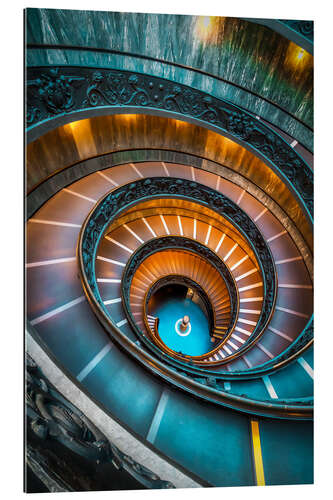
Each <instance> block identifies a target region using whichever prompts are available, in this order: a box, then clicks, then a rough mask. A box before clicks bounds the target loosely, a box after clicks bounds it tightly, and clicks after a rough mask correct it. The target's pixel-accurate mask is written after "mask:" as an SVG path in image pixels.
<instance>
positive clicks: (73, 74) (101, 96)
mask: <svg viewBox="0 0 333 500" xmlns="http://www.w3.org/2000/svg"><path fill="white" fill-rule="evenodd" d="M27 102H28V103H29V104H28V108H27V125H28V127H29V128H32V127H34V126H36V125H37V124H40V123H45V122H47V121H48V120H50V119H52V118H55V117H57V116H61V115H64V114H67V113H73V112H74V111H83V110H87V109H94V108H100V107H108V108H114V109H115V110H120V109H121V108H128V109H129V110H135V111H136V112H140V110H141V111H142V110H145V112H151V111H152V112H154V110H158V112H159V113H161V112H164V113H166V114H167V115H168V116H169V115H170V116H172V115H173V116H176V117H177V116H178V117H179V115H181V116H184V117H187V118H189V119H193V120H196V121H198V123H203V124H205V125H206V126H209V127H210V128H213V129H214V130H217V131H222V132H223V133H227V134H228V135H230V136H231V137H232V138H234V139H235V140H236V141H237V142H239V143H241V144H243V145H244V146H245V147H247V148H250V149H251V150H253V151H254V152H255V153H257V154H258V155H259V156H260V157H262V158H263V159H264V160H265V161H268V162H269V163H270V164H271V165H272V166H273V168H274V169H275V170H276V172H277V173H278V175H280V176H281V177H282V178H283V179H284V180H285V181H287V183H288V184H289V186H290V187H291V189H292V190H293V191H294V193H295V194H296V196H297V197H298V198H299V200H300V201H301V203H302V204H303V208H304V210H305V212H306V214H307V215H308V216H309V217H310V219H311V220H312V214H313V173H312V171H311V169H310V167H309V166H308V165H307V163H306V162H305V161H304V160H303V159H302V158H301V157H300V156H299V155H298V154H297V152H296V151H295V150H294V149H293V148H292V147H291V146H290V145H289V144H288V143H287V142H286V141H285V140H284V139H283V138H282V137H281V136H280V135H279V134H277V133H276V132H275V131H274V130H272V129H271V128H270V127H268V126H266V125H265V124H264V123H262V122H261V121H260V120H256V119H255V118H253V116H252V115H251V114H249V113H247V112H245V111H243V110H241V109H240V108H238V107H237V106H235V105H233V104H231V103H230V102H228V101H224V100H222V99H218V98H216V97H213V96H210V95H208V94H206V93H204V92H201V91H198V90H193V89H192V88H191V87H187V86H185V85H182V84H175V83H173V82H171V81H169V80H166V79H163V78H157V77H153V76H150V75H144V74H138V73H133V72H130V71H118V70H112V71H110V70H107V69H102V68H99V69H96V68H86V67H85V68H82V67H54V68H49V67H48V68H45V67H33V68H29V69H28V76H27ZM29 128H28V130H29Z"/></svg>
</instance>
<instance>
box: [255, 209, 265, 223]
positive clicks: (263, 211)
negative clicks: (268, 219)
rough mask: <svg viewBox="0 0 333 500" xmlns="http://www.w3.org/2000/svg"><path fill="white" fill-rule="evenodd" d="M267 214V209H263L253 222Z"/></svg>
mask: <svg viewBox="0 0 333 500" xmlns="http://www.w3.org/2000/svg"><path fill="white" fill-rule="evenodd" d="M266 212H267V208H264V209H263V210H262V211H261V212H260V213H259V214H258V215H257V217H255V219H254V222H257V221H258V220H259V219H260V218H261V217H262V216H263V215H264V214H265V213H266Z"/></svg>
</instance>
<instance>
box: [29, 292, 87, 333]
mask: <svg viewBox="0 0 333 500" xmlns="http://www.w3.org/2000/svg"><path fill="white" fill-rule="evenodd" d="M85 299H86V297H85V295H81V297H78V298H77V299H74V300H71V301H70V302H68V303H67V304H64V305H63V306H60V307H57V308H56V309H53V311H50V312H48V313H45V314H42V315H41V316H38V318H35V319H33V320H32V321H31V322H30V323H31V325H32V326H34V325H38V324H39V323H42V321H45V320H47V319H49V318H52V317H53V316H56V315H57V314H60V313H62V312H63V311H66V310H67V309H70V308H71V307H73V306H76V305H77V304H80V302H83V301H84V300H85Z"/></svg>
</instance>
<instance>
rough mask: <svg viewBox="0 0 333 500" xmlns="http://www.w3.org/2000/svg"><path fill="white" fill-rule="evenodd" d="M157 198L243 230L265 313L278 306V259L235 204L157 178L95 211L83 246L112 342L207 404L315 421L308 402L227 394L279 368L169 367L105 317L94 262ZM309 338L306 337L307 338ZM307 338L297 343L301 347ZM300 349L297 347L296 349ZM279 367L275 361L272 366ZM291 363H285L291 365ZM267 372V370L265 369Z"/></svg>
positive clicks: (88, 277)
mask: <svg viewBox="0 0 333 500" xmlns="http://www.w3.org/2000/svg"><path fill="white" fill-rule="evenodd" d="M152 198H182V199H189V200H192V201H193V200H194V201H196V202H197V203H199V204H202V205H204V206H209V207H210V208H211V209H213V210H215V211H216V212H217V213H219V214H221V215H222V216H224V217H226V218H227V219H228V220H230V221H231V222H232V223H233V224H234V225H235V226H236V227H237V228H238V230H239V231H240V232H241V233H242V234H244V236H245V237H246V238H247V239H248V240H249V244H250V246H251V247H252V249H253V251H254V253H255V255H256V257H257V260H258V263H259V266H260V268H261V273H262V275H263V277H265V280H264V297H265V299H264V301H265V304H264V308H265V309H266V308H269V309H270V308H271V306H272V304H274V301H275V290H276V287H275V283H276V274H275V268H274V263H273V259H272V256H271V253H270V250H269V248H268V247H267V245H266V243H265V241H264V239H263V237H262V235H261V233H260V231H259V230H258V228H257V226H256V225H255V224H254V223H253V222H252V221H251V219H249V217H248V216H247V215H246V214H245V213H244V212H243V211H242V210H241V209H240V208H239V207H238V205H236V204H235V203H234V202H232V201H231V200H229V199H228V198H226V197H225V196H223V195H222V194H221V193H218V192H216V191H214V190H213V189H211V188H208V187H206V186H202V185H200V184H198V183H196V182H193V181H189V180H185V179H173V178H170V177H168V178H164V177H163V178H160V177H157V178H152V179H142V180H139V181H136V182H133V183H131V184H127V185H124V186H122V187H120V188H118V189H115V190H114V191H112V192H110V193H109V194H107V195H106V196H105V197H104V198H103V199H102V200H101V201H100V202H99V203H98V204H97V205H96V206H95V207H94V208H93V209H92V211H91V213H90V214H89V216H88V217H87V219H86V221H85V223H84V224H83V226H82V228H81V232H80V237H79V242H78V259H79V269H80V273H81V279H82V283H83V287H84V290H85V293H86V295H87V297H88V300H89V301H90V303H91V304H92V306H93V310H94V312H95V314H96V315H97V317H98V318H99V320H100V322H101V323H102V324H103V325H104V326H105V328H106V329H107V331H109V332H110V334H111V335H112V337H113V339H114V340H115V341H116V342H117V343H119V344H120V345H121V346H122V347H123V348H124V349H125V350H127V351H128V353H129V354H130V355H131V356H133V357H134V358H135V359H136V360H138V361H139V362H141V363H143V364H144V365H145V366H146V367H147V369H148V370H150V371H152V373H155V374H157V375H159V376H162V378H165V379H166V380H168V381H172V383H174V384H175V385H176V386H178V387H180V388H182V389H185V390H187V391H189V392H190V393H193V394H196V395H197V396H200V397H203V398H204V399H206V400H209V401H214V402H216V403H219V404H223V405H225V406H230V407H233V408H237V409H240V410H242V411H247V412H250V413H252V412H253V413H257V414H261V415H275V416H276V415H279V416H280V417H282V418H284V417H285V416H286V415H288V416H289V418H308V416H311V415H312V409H311V404H312V402H309V400H306V401H303V400H302V401H301V400H296V401H294V402H293V403H291V402H290V401H289V402H286V401H284V402H283V404H282V406H281V404H280V401H277V402H271V401H270V402H265V401H253V400H250V399H248V398H246V397H245V396H244V397H243V396H236V395H234V394H228V393H226V392H225V391H224V389H223V382H224V381H225V380H232V379H234V380H250V379H253V378H258V373H260V374H259V376H262V374H263V373H270V372H271V371H274V369H275V368H274V366H268V367H267V369H266V368H265V367H264V365H262V366H263V368H262V367H261V366H258V367H255V368H254V369H252V370H250V369H249V370H248V371H246V372H244V371H241V372H232V373H230V372H213V371H211V372H207V370H206V371H205V370H204V369H203V368H200V367H195V366H191V365H189V363H187V364H185V363H181V362H180V361H176V360H172V362H175V363H176V362H177V364H179V366H178V368H176V369H175V368H171V367H168V366H167V365H166V363H165V359H164V362H161V361H159V360H158V359H157V357H156V356H155V357H154V356H152V355H150V354H149V352H147V350H145V349H143V348H142V343H141V342H140V341H139V340H138V341H137V342H135V343H134V342H133V341H131V340H130V339H128V337H127V336H126V335H125V334H124V333H123V332H121V330H119V328H117V327H116V325H115V324H113V323H112V322H111V321H110V319H109V318H108V315H107V313H106V311H105V307H104V305H103V302H102V300H101V297H100V295H99V291H98V286H97V283H96V276H95V259H96V252H97V248H98V245H99V242H100V240H101V238H102V237H103V235H104V234H105V233H106V231H107V229H108V227H109V226H110V224H111V223H112V221H114V220H115V219H116V218H117V217H119V215H120V214H121V213H122V212H124V211H125V210H126V209H127V208H130V207H131V206H134V205H135V204H136V203H138V202H139V201H144V200H148V199H149V200H150V199H152ZM304 333H305V332H304ZM301 338H302V335H300V336H299V338H298V342H301V341H302V340H301ZM296 349H297V347H296ZM273 361H274V360H273ZM288 362H289V358H286V359H284V360H283V361H282V363H281V366H282V365H286V364H287V363H288ZM261 368H262V369H261Z"/></svg>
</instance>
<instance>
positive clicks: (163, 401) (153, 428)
mask: <svg viewBox="0 0 333 500" xmlns="http://www.w3.org/2000/svg"><path fill="white" fill-rule="evenodd" d="M168 399H169V392H168V390H167V389H163V392H162V394H161V397H160V400H159V402H158V405H157V408H156V411H155V414H154V417H153V420H152V422H151V424H150V427H149V431H148V434H147V438H146V439H147V441H149V442H150V443H151V444H153V443H154V441H155V439H156V436H157V432H158V429H159V427H160V424H161V421H162V418H163V414H164V411H165V407H166V405H167V402H168Z"/></svg>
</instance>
